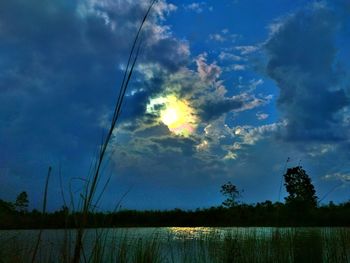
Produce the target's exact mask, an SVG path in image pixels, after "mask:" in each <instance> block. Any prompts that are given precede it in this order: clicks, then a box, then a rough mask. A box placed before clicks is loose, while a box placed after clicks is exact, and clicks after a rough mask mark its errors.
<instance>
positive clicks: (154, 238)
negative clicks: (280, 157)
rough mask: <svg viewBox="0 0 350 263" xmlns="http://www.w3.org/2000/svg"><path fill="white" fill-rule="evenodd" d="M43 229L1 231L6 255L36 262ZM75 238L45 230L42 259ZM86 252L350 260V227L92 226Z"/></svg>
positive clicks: (105, 256)
mask: <svg viewBox="0 0 350 263" xmlns="http://www.w3.org/2000/svg"><path fill="white" fill-rule="evenodd" d="M38 233H39V231H38V230H2V231H0V248H1V252H0V253H1V254H0V256H1V257H2V258H8V260H16V262H30V261H29V259H30V257H28V255H31V254H32V251H33V248H34V247H35V243H36V240H37V237H38ZM74 237H75V231H74V230H44V231H43V233H42V238H41V242H40V250H39V253H38V257H37V261H36V262H69V259H70V258H71V255H72V251H73V247H74ZM84 255H85V257H86V258H88V259H90V262H272V261H273V262H350V260H349V259H350V229H349V228H269V227H248V228H241V227H228V228H222V227H218V228H213V227H161V228H113V229H112V228H110V229H88V230H86V233H85V237H84ZM94 260H96V261H94ZM271 260H272V261H271ZM0 262H1V260H0ZM4 262H6V261H4Z"/></svg>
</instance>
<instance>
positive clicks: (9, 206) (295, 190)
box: [0, 166, 350, 229]
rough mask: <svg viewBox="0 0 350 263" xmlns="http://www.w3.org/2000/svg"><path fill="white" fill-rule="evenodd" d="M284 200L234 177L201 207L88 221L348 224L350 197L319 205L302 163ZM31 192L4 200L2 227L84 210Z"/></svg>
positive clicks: (64, 223) (70, 223) (57, 219)
mask: <svg viewBox="0 0 350 263" xmlns="http://www.w3.org/2000/svg"><path fill="white" fill-rule="evenodd" d="M283 177H284V186H285V188H286V191H287V193H288V196H286V197H285V202H284V203H282V202H274V203H273V202H271V201H269V200H267V201H264V202H259V203H256V204H244V203H240V202H239V201H238V200H239V198H240V196H241V192H242V191H240V190H238V187H237V186H236V185H234V184H232V183H231V182H227V183H225V184H224V185H222V186H221V189H220V192H221V193H222V194H223V196H224V198H225V200H224V201H223V202H222V204H221V205H219V206H215V207H210V208H205V209H196V210H187V211H185V210H181V209H174V210H167V211H136V210H120V211H117V212H104V213H102V212H100V213H99V212H96V213H89V214H88V220H87V221H88V222H87V227H135V226H136V227H137V226H153V227H157V226H349V225H350V201H348V202H344V203H342V204H338V205H335V204H334V203H333V202H330V203H329V204H327V205H320V204H319V203H318V197H317V195H316V191H315V187H314V186H313V184H312V181H311V179H310V177H309V176H308V175H307V173H306V172H305V170H304V169H303V168H302V167H301V166H297V167H293V168H289V169H287V171H286V173H285V174H284V175H283ZM28 205H29V201H28V195H27V193H26V192H21V193H20V194H19V195H18V196H17V198H16V200H15V202H13V203H12V202H6V201H3V200H0V228H2V229H8V228H42V227H43V228H74V227H77V226H79V220H80V219H81V216H82V215H81V213H78V212H73V211H70V210H69V208H68V207H66V206H63V207H62V208H61V209H60V210H58V211H55V212H52V213H45V214H42V213H40V212H39V211H37V210H32V211H30V212H29V211H28Z"/></svg>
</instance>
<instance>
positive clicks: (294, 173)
mask: <svg viewBox="0 0 350 263" xmlns="http://www.w3.org/2000/svg"><path fill="white" fill-rule="evenodd" d="M284 181H285V183H284V185H285V186H286V190H287V192H288V193H289V196H287V197H286V198H285V200H286V205H288V206H293V207H295V208H297V209H303V208H305V209H307V208H315V207H316V206H317V196H316V191H315V188H314V186H313V184H312V182H311V179H310V177H309V176H308V175H307V174H306V172H305V170H304V169H302V167H301V166H296V167H293V168H289V169H288V170H287V172H286V174H285V175H284Z"/></svg>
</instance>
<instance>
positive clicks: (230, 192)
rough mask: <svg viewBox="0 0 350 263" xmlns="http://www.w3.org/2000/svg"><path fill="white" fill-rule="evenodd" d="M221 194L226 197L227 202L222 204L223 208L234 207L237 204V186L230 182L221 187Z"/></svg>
mask: <svg viewBox="0 0 350 263" xmlns="http://www.w3.org/2000/svg"><path fill="white" fill-rule="evenodd" d="M220 192H221V193H222V194H223V195H224V196H225V197H226V200H225V201H224V202H222V205H223V206H225V207H234V206H235V205H236V204H237V202H236V199H237V198H238V197H239V191H238V189H237V186H235V185H234V184H232V183H231V182H230V181H229V182H227V183H226V184H224V185H222V186H221V190H220Z"/></svg>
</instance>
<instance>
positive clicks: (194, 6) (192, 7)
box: [183, 2, 213, 14]
mask: <svg viewBox="0 0 350 263" xmlns="http://www.w3.org/2000/svg"><path fill="white" fill-rule="evenodd" d="M183 7H184V9H185V10H188V11H194V12H196V13H197V14H200V13H202V12H203V11H204V10H205V9H206V8H208V10H209V11H212V10H213V7H212V6H210V7H207V4H206V3H205V2H194V3H191V4H188V5H184V6H183Z"/></svg>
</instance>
